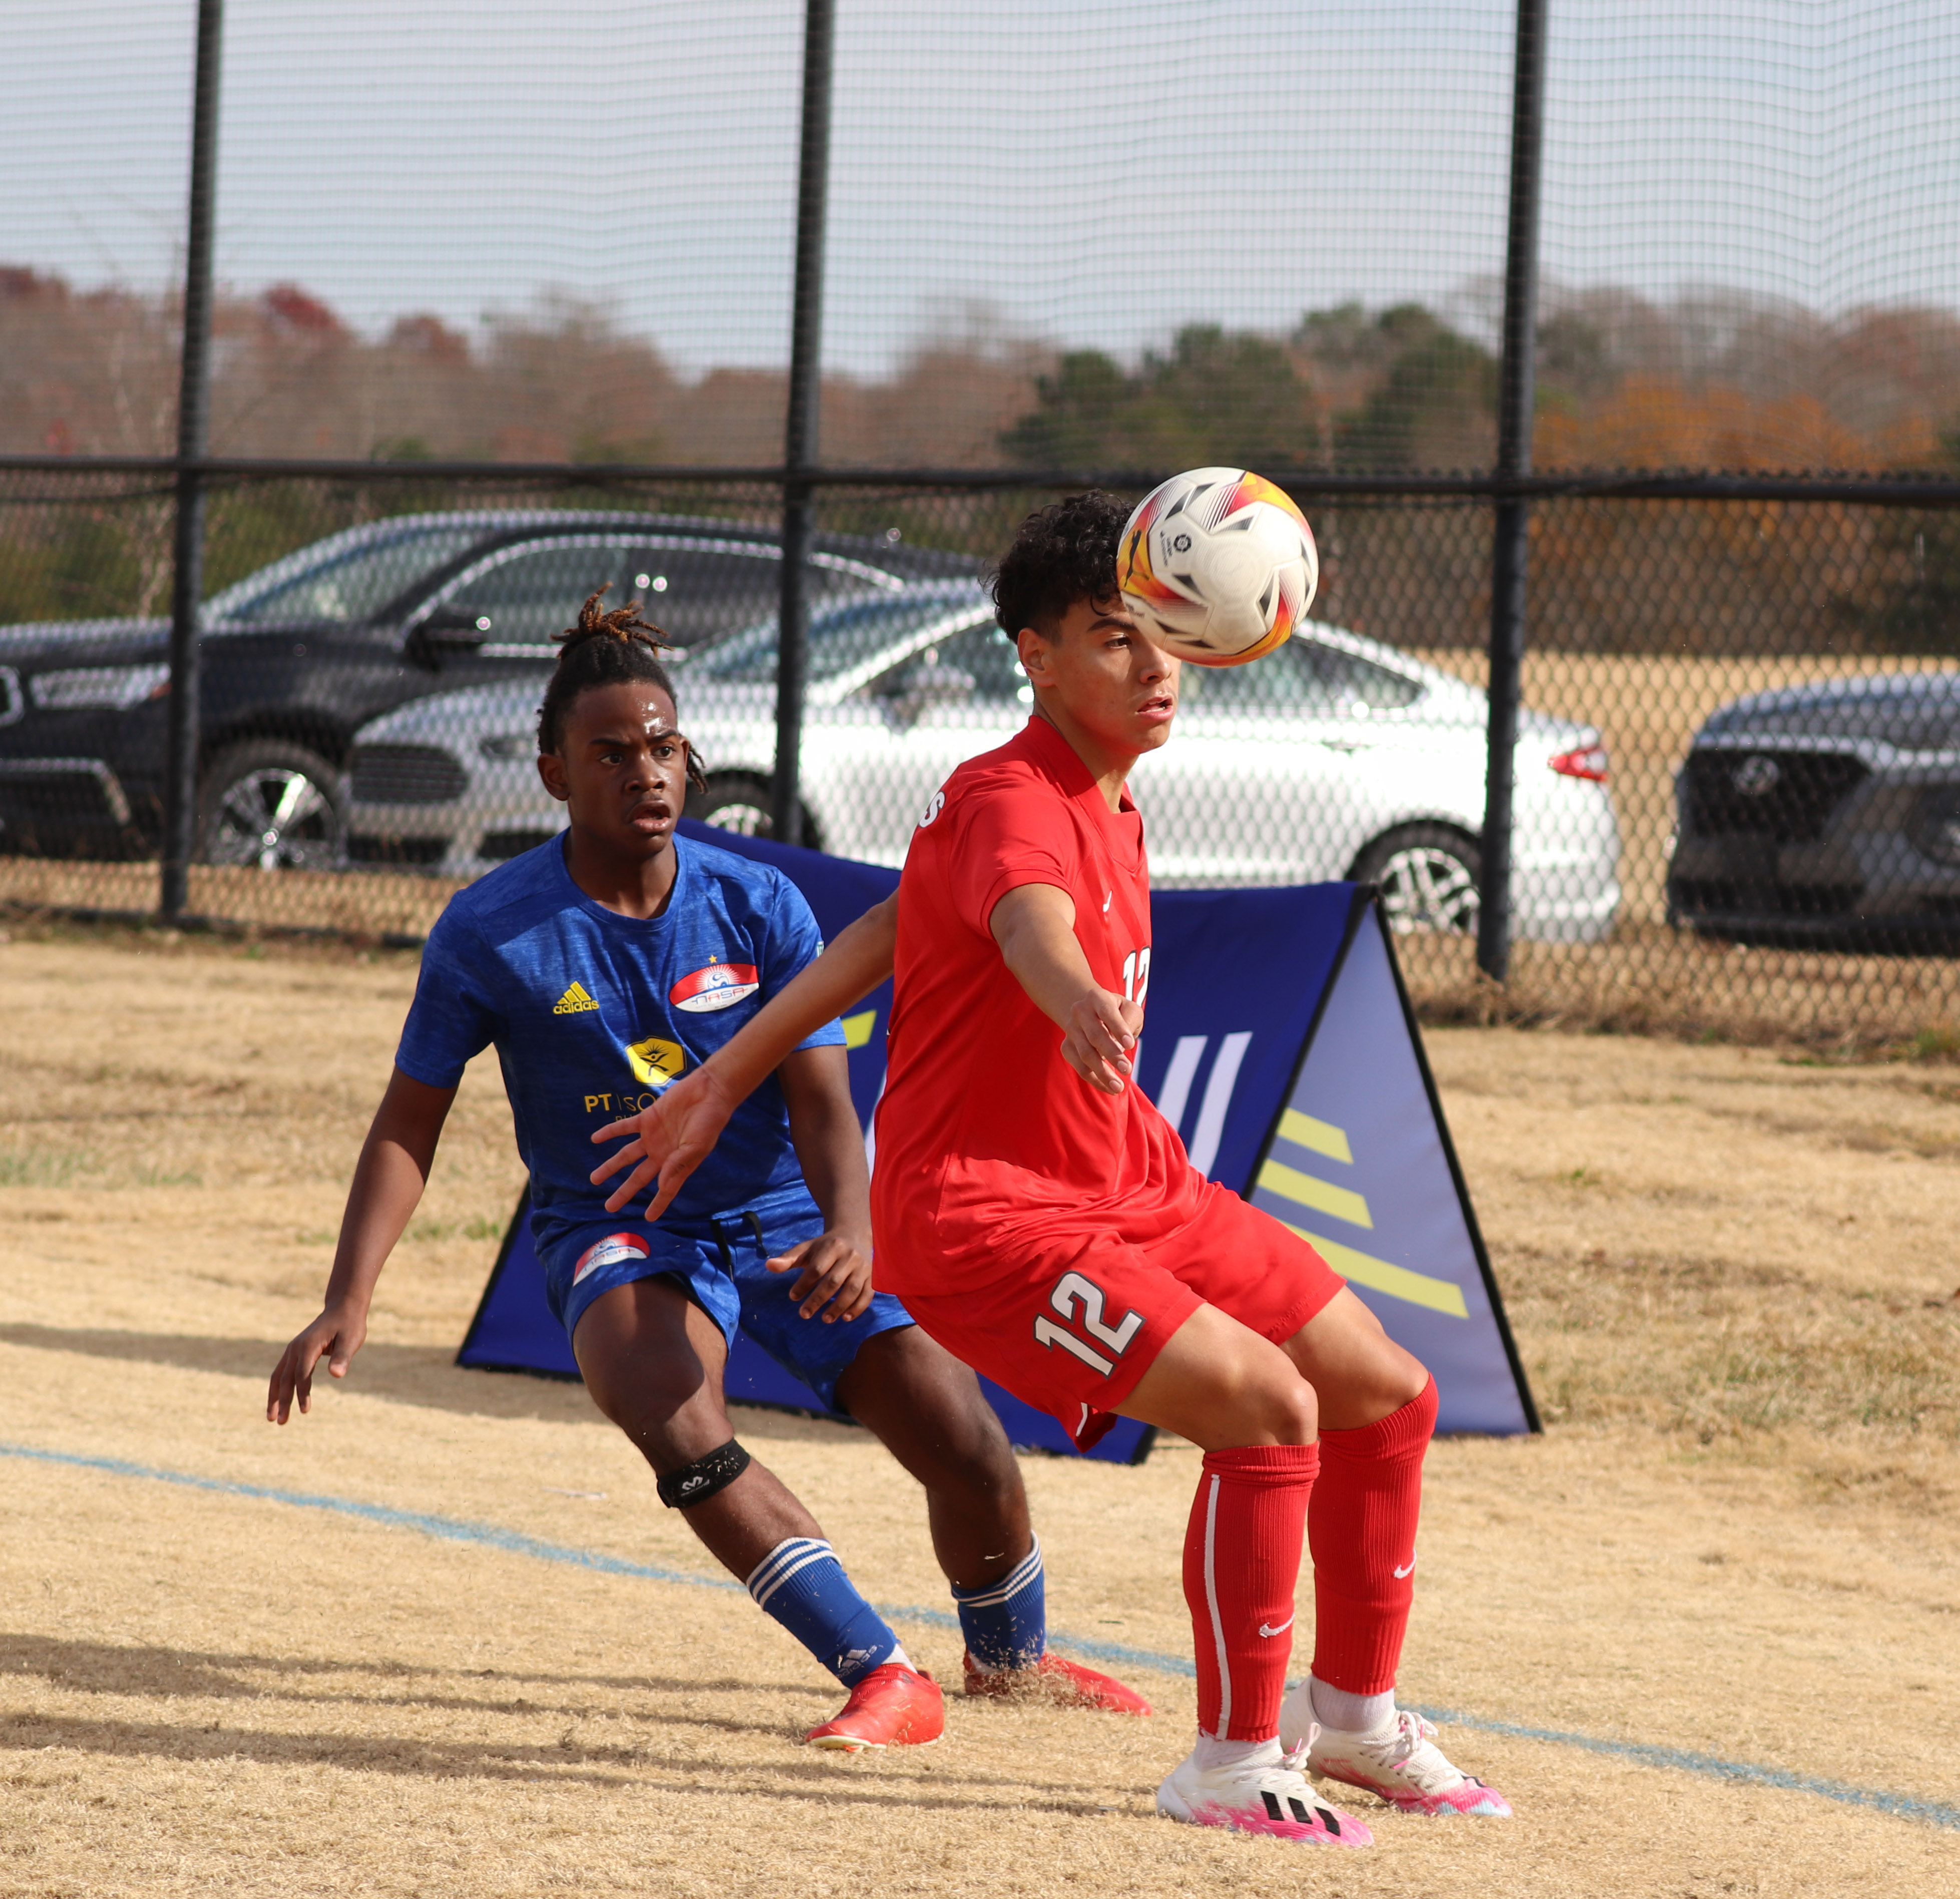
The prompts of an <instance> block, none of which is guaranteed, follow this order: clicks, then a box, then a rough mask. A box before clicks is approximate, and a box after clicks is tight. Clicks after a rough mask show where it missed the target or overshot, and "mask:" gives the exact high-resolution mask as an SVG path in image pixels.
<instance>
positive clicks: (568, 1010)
mask: <svg viewBox="0 0 1960 1899" xmlns="http://www.w3.org/2000/svg"><path fill="white" fill-rule="evenodd" d="M597 1007H599V1005H598V1004H597V1003H596V1002H594V1001H593V1000H592V997H590V995H589V994H587V991H586V988H585V984H584V983H582V982H574V984H572V985H571V988H569V989H568V990H567V991H565V994H563V995H562V996H560V997H558V1000H557V1001H555V1003H553V1004H552V1014H553V1015H555V1016H582V1015H584V1014H585V1013H587V1011H588V1010H595V1009H597Z"/></svg>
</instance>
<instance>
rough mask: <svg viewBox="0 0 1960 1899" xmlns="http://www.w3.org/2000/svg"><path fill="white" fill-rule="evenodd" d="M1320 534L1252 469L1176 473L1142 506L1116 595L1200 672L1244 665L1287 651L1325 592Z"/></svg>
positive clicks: (1126, 537) (1129, 533) (1128, 537)
mask: <svg viewBox="0 0 1960 1899" xmlns="http://www.w3.org/2000/svg"><path fill="white" fill-rule="evenodd" d="M1319 581H1320V557H1319V555H1318V554H1317V553H1316V552H1315V550H1314V546H1313V530H1312V529H1311V528H1310V527H1309V526H1307V524H1306V516H1305V515H1303V514H1301V512H1300V510H1299V509H1298V508H1297V507H1294V506H1293V502H1292V501H1291V499H1290V498H1289V497H1288V496H1287V495H1285V494H1284V493H1283V492H1281V490H1280V489H1278V488H1275V487H1274V485H1272V483H1271V482H1268V481H1266V480H1264V479H1262V478H1261V477H1260V476H1257V475H1251V474H1248V473H1247V472H1246V470H1245V469H1243V468H1194V469H1188V470H1187V471H1186V472H1185V473H1183V474H1182V475H1173V476H1172V477H1171V478H1170V479H1169V481H1167V482H1163V484H1162V485H1160V486H1158V487H1157V488H1152V489H1151V490H1150V493H1149V494H1147V495H1145V496H1144V498H1143V499H1142V500H1141V501H1139V502H1138V504H1137V507H1136V511H1135V512H1134V514H1131V517H1130V518H1129V520H1128V521H1126V522H1125V523H1124V524H1123V538H1122V541H1121V542H1119V543H1118V546H1117V549H1116V590H1117V591H1118V593H1121V594H1122V596H1123V601H1124V604H1125V606H1128V608H1129V609H1130V611H1131V612H1132V613H1133V614H1134V615H1135V616H1136V618H1137V620H1138V624H1139V625H1141V626H1142V628H1143V629H1144V631H1145V632H1146V633H1147V634H1148V635H1150V638H1151V639H1153V641H1156V643H1157V644H1158V645H1159V646H1161V647H1163V648H1164V650H1166V652H1170V653H1174V654H1176V655H1177V657H1179V659H1181V660H1192V662H1193V663H1195V664H1197V665H1199V666H1243V665H1244V664H1245V663H1246V661H1247V660H1256V659H1258V658H1260V657H1262V656H1263V655H1265V654H1268V653H1271V652H1272V651H1273V650H1274V649H1275V648H1276V647H1280V646H1281V645H1283V644H1284V643H1285V641H1286V639H1287V635H1290V633H1291V632H1292V631H1293V628H1295V627H1296V626H1297V625H1299V624H1300V622H1301V621H1302V620H1303V619H1305V618H1306V609H1307V608H1308V607H1309V606H1310V605H1311V604H1312V603H1313V590H1314V588H1315V587H1316V586H1318V585H1319Z"/></svg>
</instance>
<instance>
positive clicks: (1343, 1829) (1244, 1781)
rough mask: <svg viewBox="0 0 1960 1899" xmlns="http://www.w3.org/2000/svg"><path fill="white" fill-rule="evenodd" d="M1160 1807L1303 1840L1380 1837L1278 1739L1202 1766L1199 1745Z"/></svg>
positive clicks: (1197, 1819)
mask: <svg viewBox="0 0 1960 1899" xmlns="http://www.w3.org/2000/svg"><path fill="white" fill-rule="evenodd" d="M1157 1812H1160V1814H1162V1815H1164V1817H1165V1818H1166V1819H1169V1820H1182V1821H1184V1822H1185V1824H1186V1825H1188V1826H1194V1827H1229V1828H1230V1829H1231V1831H1233V1832H1234V1833H1258V1834H1267V1835H1268V1836H1269V1837H1271V1838H1274V1839H1277V1840H1297V1841H1298V1842H1299V1843H1300V1844H1302V1845H1303V1846H1320V1847H1371V1846H1373V1844H1374V1843H1375V1836H1374V1835H1373V1834H1372V1833H1370V1831H1368V1829H1367V1827H1366V1826H1364V1825H1363V1824H1362V1822H1361V1821H1359V1820H1357V1819H1356V1818H1354V1815H1352V1814H1349V1813H1343V1812H1341V1810H1340V1808H1338V1807H1331V1806H1329V1805H1328V1804H1327V1802H1325V1800H1323V1799H1322V1798H1321V1797H1320V1796H1319V1794H1318V1793H1316V1792H1315V1791H1314V1789H1313V1786H1311V1785H1310V1784H1309V1782H1308V1780H1307V1779H1306V1776H1305V1775H1304V1774H1303V1773H1300V1770H1299V1767H1298V1764H1297V1757H1295V1756H1292V1755H1287V1754H1281V1751H1280V1745H1279V1743H1278V1742H1277V1741H1275V1742H1272V1743H1271V1745H1270V1746H1269V1747H1268V1748H1265V1749H1262V1751H1260V1752H1259V1753H1258V1754H1254V1755H1252V1756H1251V1757H1249V1758H1248V1759H1246V1760H1243V1761H1235V1762H1233V1764H1231V1765H1230V1766H1229V1767H1201V1766H1199V1764H1198V1753H1197V1751H1196V1750H1195V1749H1193V1751H1192V1753H1191V1754H1190V1755H1189V1756H1188V1757H1187V1758H1186V1759H1185V1760H1184V1761H1182V1762H1181V1763H1180V1764H1179V1765H1178V1767H1176V1769H1175V1770H1173V1772H1172V1773H1171V1774H1170V1776H1169V1778H1168V1779H1166V1780H1165V1782H1164V1783H1163V1786H1160V1787H1159V1788H1158V1789H1157Z"/></svg>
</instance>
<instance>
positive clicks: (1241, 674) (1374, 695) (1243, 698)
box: [1178, 638, 1422, 712]
mask: <svg viewBox="0 0 1960 1899" xmlns="http://www.w3.org/2000/svg"><path fill="white" fill-rule="evenodd" d="M1178 697H1179V701H1181V702H1182V705H1183V706H1184V707H1185V709H1187V710H1188V711H1194V712H1195V711H1204V712H1243V711H1253V710H1255V709H1257V708H1261V707H1266V706H1270V707H1273V708H1276V709H1277V708H1285V709H1287V710H1290V711H1303V710H1304V711H1328V712H1340V711H1348V709H1349V708H1352V707H1354V706H1356V705H1364V706H1366V707H1367V708H1369V710H1370V711H1377V712H1387V711H1395V710H1396V709H1397V708H1399V707H1402V706H1405V705H1414V703H1415V702H1416V701H1417V700H1418V699H1419V698H1421V697H1422V686H1421V682H1419V681H1418V680H1415V679H1410V678H1408V676H1406V675H1405V674H1403V673H1393V672H1391V671H1390V670H1389V669H1388V667H1386V666H1377V665H1376V664H1375V663H1374V662H1373V660H1364V659H1362V658H1360V657H1359V656H1358V655H1357V654H1353V653H1344V652H1342V651H1341V649H1340V648H1339V647H1333V646H1323V645H1322V644H1321V643H1320V642H1319V641H1318V640H1310V639H1300V638H1294V639H1290V640H1289V641H1287V643H1286V644H1285V645H1284V646H1283V647H1280V648H1279V649H1278V650H1277V651H1276V652H1273V653H1269V654H1267V656H1266V657H1265V658H1264V659H1262V660H1254V661H1253V662H1252V664H1250V665H1249V666H1186V667H1185V669H1184V677H1183V679H1182V683H1181V685H1179V691H1178Z"/></svg>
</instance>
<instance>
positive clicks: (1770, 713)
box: [1667, 671, 1960, 954]
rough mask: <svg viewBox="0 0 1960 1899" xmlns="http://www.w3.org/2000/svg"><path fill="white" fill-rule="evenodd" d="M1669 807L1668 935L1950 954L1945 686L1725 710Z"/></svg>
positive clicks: (1833, 687) (1955, 785) (1956, 692)
mask: <svg viewBox="0 0 1960 1899" xmlns="http://www.w3.org/2000/svg"><path fill="white" fill-rule="evenodd" d="M1675 807H1676V811H1677V814H1678V816H1677V827H1676V832H1675V847H1674V857H1673V861H1672V863H1671V864H1669V867H1668V881H1667V900H1668V909H1669V915H1670V916H1671V917H1672V918H1673V919H1674V920H1675V921H1677V922H1680V923H1685V924H1690V925H1691V926H1692V927H1694V929H1695V930H1698V931H1699V932H1701V934H1704V935H1706V936H1713V937H1731V938H1735V939H1738V940H1744V941H1756V942H1771V943H1774V942H1811V943H1829V942H1836V943H1840V944H1843V945H1850V944H1855V943H1869V944H1873V945H1874V946H1899V947H1903V948H1917V949H1923V950H1937V951H1938V952H1939V953H1943V954H1951V953H1953V951H1954V950H1955V949H1956V948H1960V674H1955V673H1949V672H1944V671H1943V672H1931V671H1927V672H1917V673H1880V674H1876V675H1866V676H1862V677H1856V678H1850V679H1825V680H1819V681H1818V682H1815V683H1814V684H1812V685H1799V686H1786V687H1784V688H1783V689H1780V690H1778V691H1776V692H1757V693H1752V694H1751V695H1749V696H1748V698H1741V699H1736V700H1734V701H1732V702H1731V703H1730V704H1729V705H1725V706H1723V707H1722V708H1720V710H1719V711H1716V712H1714V713H1713V714H1710V717H1709V718H1708V720H1707V722H1706V723H1705V724H1704V725H1703V726H1702V727H1701V730H1700V731H1699V732H1698V733H1696V734H1695V735H1694V745H1693V746H1692V748H1691V749H1690V751H1689V752H1688V757H1687V759H1686V761H1685V763H1684V764H1683V765H1682V768H1681V775H1680V777H1679V778H1678V781H1676V785H1675Z"/></svg>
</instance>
